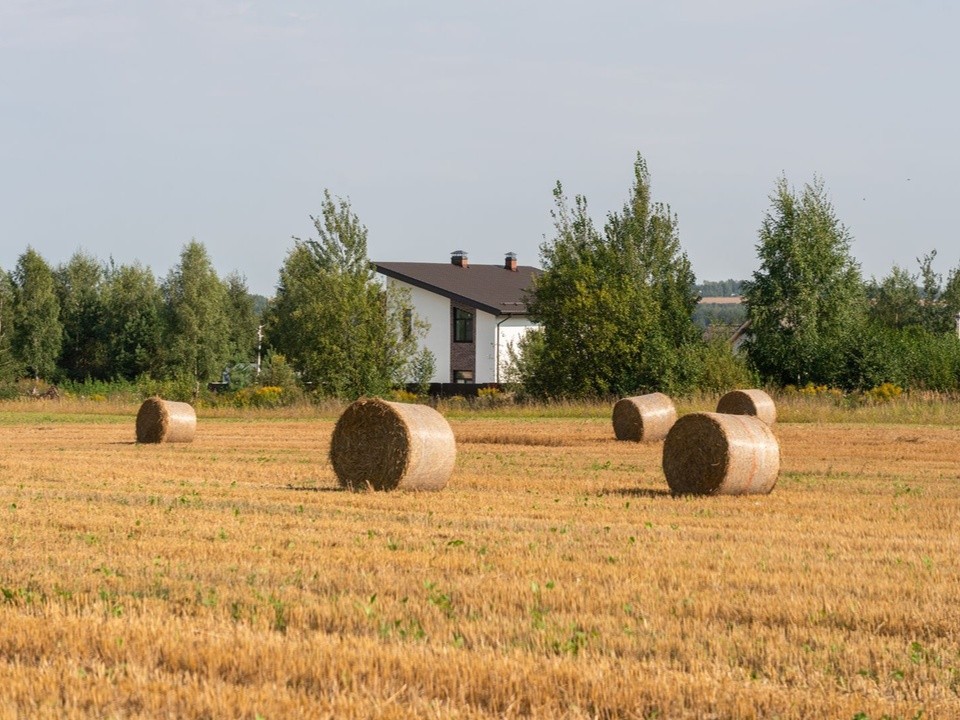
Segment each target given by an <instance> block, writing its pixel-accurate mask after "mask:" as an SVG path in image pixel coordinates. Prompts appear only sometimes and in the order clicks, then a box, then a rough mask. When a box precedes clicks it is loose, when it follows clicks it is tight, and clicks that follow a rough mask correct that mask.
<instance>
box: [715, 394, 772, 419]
mask: <svg viewBox="0 0 960 720" xmlns="http://www.w3.org/2000/svg"><path fill="white" fill-rule="evenodd" d="M717 412H718V413H725V414H727V415H754V416H756V417H758V418H760V419H761V420H763V421H764V422H765V423H766V424H767V425H773V424H774V423H775V422H776V421H777V405H776V403H774V402H773V398H772V397H770V396H769V395H767V393H765V392H764V391H763V390H731V391H730V392H728V393H727V394H726V395H724V396H723V397H722V398H720V402H718V403H717Z"/></svg>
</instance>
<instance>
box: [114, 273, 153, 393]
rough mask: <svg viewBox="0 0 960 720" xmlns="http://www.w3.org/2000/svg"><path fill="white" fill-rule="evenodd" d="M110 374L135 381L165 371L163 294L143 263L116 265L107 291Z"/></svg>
mask: <svg viewBox="0 0 960 720" xmlns="http://www.w3.org/2000/svg"><path fill="white" fill-rule="evenodd" d="M103 305H104V335H105V337H106V339H107V357H108V369H107V374H108V375H109V376H110V377H116V378H124V379H126V380H133V379H135V378H137V377H139V376H140V375H153V376H159V375H161V374H162V371H163V360H164V358H163V352H162V343H163V297H162V295H161V294H160V288H159V287H158V286H157V281H156V278H155V277H154V275H153V273H152V272H150V270H149V269H147V268H144V267H142V266H140V265H139V264H133V265H122V266H120V267H119V268H116V267H113V266H112V265H111V266H110V268H109V269H108V271H107V276H106V281H105V284H104V291H103Z"/></svg>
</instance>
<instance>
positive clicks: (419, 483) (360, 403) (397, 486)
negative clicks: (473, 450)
mask: <svg viewBox="0 0 960 720" xmlns="http://www.w3.org/2000/svg"><path fill="white" fill-rule="evenodd" d="M456 459H457V443H456V439H455V438H454V436H453V430H451V429H450V424H449V423H448V422H447V420H446V418H444V417H443V415H441V414H440V413H438V412H437V411H436V410H434V409H433V408H431V407H428V406H426V405H411V404H407V403H393V402H387V401H386V400H379V399H377V398H361V399H360V400H357V401H356V402H355V403H353V404H352V405H350V406H349V407H348V408H347V409H346V410H344V411H343V414H342V415H341V416H340V419H339V420H337V425H336V427H334V429H333V438H332V439H331V442H330V462H331V463H332V464H333V470H334V472H335V473H336V474H337V479H338V480H339V481H340V485H342V486H343V487H346V488H349V489H351V490H367V489H370V490H441V489H443V487H444V486H445V485H446V484H447V480H449V479H450V473H452V472H453V464H454V462H455V461H456Z"/></svg>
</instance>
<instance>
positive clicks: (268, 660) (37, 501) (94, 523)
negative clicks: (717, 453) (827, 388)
mask: <svg viewBox="0 0 960 720" xmlns="http://www.w3.org/2000/svg"><path fill="white" fill-rule="evenodd" d="M689 409H694V408H692V407H686V408H682V410H689ZM701 409H707V408H706V407H703V408H701ZM135 414H136V407H130V408H114V409H99V410H97V411H96V412H91V409H90V408H89V407H87V406H81V405H76V404H75V405H70V404H69V403H63V404H61V405H55V404H45V403H42V402H37V403H33V404H31V405H27V404H13V405H10V406H0V513H2V518H3V520H2V524H0V718H20V717H41V718H45V717H50V718H54V717H56V718H81V717H84V718H85V717H105V718H110V717H117V718H128V717H143V718H156V717H176V718H193V717H211V718H213V717H217V718H219V717H235V718H251V719H253V718H258V717H259V718H264V719H265V720H273V719H275V718H290V717H338V718H345V717H355V718H364V717H383V718H413V717H418V718H420V717H436V718H479V717H508V718H510V717H543V718H548V717H549V718H554V717H558V718H593V717H597V718H811V717H830V718H850V719H851V720H853V719H854V718H856V719H857V720H866V719H870V720H879V719H880V718H883V717H889V718H918V717H923V718H954V717H960V639H958V638H960V569H958V557H960V540H958V529H960V410H958V409H957V407H956V406H953V405H943V406H936V407H929V408H919V409H910V408H907V409H905V410H903V411H902V412H895V413H891V414H888V415H885V414H883V413H874V414H872V415H871V414H869V413H868V414H857V413H855V412H853V411H850V412H840V411H833V410H825V409H817V408H813V409H811V408H808V407H805V406H798V407H796V408H794V409H792V410H791V409H789V408H788V409H787V411H786V412H785V413H784V422H781V423H779V424H778V426H777V428H776V434H777V436H778V437H779V440H780V444H781V452H782V470H781V476H780V480H779V482H778V485H777V487H776V488H775V490H774V491H773V493H772V494H771V495H769V496H765V497H739V498H690V497H683V498H675V497H671V496H670V495H669V494H668V493H667V491H666V483H665V481H664V479H663V475H662V472H661V470H660V453H661V449H662V445H661V444H654V445H637V444H634V443H620V442H617V441H615V440H614V439H613V433H612V429H611V426H610V420H609V414H607V412H606V409H604V408H593V409H587V410H585V411H584V412H579V411H577V409H575V408H574V409H570V408H568V409H566V410H564V411H563V412H555V411H551V410H549V409H545V410H544V411H543V412H539V413H538V412H536V411H522V412H521V411H511V410H503V411H496V412H487V413H477V412H470V411H464V410H455V411H454V410H451V411H450V412H449V413H448V415H449V419H450V423H451V426H452V427H453V430H454V433H455V435H456V437H457V442H458V458H457V465H456V468H455V471H454V475H453V477H452V478H451V481H450V484H449V485H448V487H447V488H446V489H445V490H444V491H442V492H440V493H414V494H404V493H392V494H382V493H361V494H355V493H349V492H343V491H341V490H339V489H338V487H337V483H336V479H335V477H334V475H333V473H332V470H331V469H330V467H329V464H328V462H327V452H328V449H329V439H330V434H331V432H332V429H333V424H334V421H335V419H336V415H335V414H334V413H327V414H325V415H324V414H312V413H299V414H298V413H279V412H278V413H274V414H271V413H262V414H258V415H249V414H248V415H242V414H239V415H233V416H231V414H230V413H224V412H220V413H213V412H209V413H206V414H205V413H204V412H203V411H202V410H201V412H200V413H199V420H198V431H197V437H196V440H195V441H194V442H193V443H191V444H188V445H164V446H145V445H137V444H135V443H134V442H133V434H134V429H133V417H134V416H135Z"/></svg>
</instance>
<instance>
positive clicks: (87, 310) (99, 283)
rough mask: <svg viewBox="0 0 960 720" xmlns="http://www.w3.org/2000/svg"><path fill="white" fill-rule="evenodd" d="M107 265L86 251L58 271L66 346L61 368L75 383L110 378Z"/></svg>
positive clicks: (75, 256) (77, 254) (62, 349)
mask: <svg viewBox="0 0 960 720" xmlns="http://www.w3.org/2000/svg"><path fill="white" fill-rule="evenodd" d="M105 272H106V271H105V268H104V266H103V264H102V263H101V262H100V261H98V260H97V259H95V258H94V257H92V256H91V255H88V254H86V253H83V252H77V253H75V254H74V255H73V257H72V258H70V261H69V262H68V263H67V264H65V265H61V266H60V267H58V268H57V269H56V271H55V272H54V281H55V284H56V290H57V298H58V300H59V302H60V322H61V323H62V324H63V345H62V348H61V351H60V359H59V361H58V363H57V364H58V365H59V367H60V369H61V370H62V371H63V373H64V374H65V375H66V376H67V377H69V378H71V379H73V380H84V379H86V378H93V379H95V380H104V379H108V377H109V374H108V368H107V342H106V337H105V328H104V307H103V297H102V292H103V282H104V276H105Z"/></svg>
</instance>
